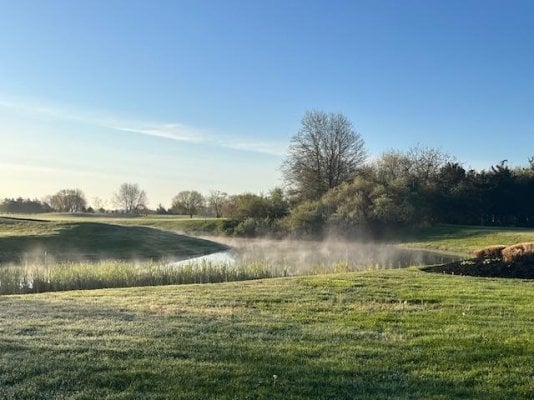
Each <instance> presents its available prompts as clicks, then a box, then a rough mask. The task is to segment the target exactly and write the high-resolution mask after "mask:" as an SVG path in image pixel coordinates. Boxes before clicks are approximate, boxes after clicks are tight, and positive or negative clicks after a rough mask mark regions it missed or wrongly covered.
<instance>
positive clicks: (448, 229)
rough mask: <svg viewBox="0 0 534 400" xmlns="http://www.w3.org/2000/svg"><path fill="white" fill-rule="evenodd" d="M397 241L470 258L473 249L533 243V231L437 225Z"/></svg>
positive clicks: (412, 246) (407, 245)
mask: <svg viewBox="0 0 534 400" xmlns="http://www.w3.org/2000/svg"><path fill="white" fill-rule="evenodd" d="M395 240H397V239H395ZM400 242H401V243H402V245H404V246H406V247H411V248H420V249H432V250H441V251H446V252H447V251H449V252H456V253H460V254H466V255H471V253H472V252H473V251H474V250H476V249H480V248H482V247H487V246H491V245H496V244H503V245H512V244H516V243H521V242H534V229H529V228H496V227H487V226H462V225H437V226H433V227H428V228H424V229H420V230H417V231H412V232H410V233H409V234H406V235H405V236H404V238H403V239H402V240H400Z"/></svg>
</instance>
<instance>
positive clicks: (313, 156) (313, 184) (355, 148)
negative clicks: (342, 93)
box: [282, 111, 366, 199]
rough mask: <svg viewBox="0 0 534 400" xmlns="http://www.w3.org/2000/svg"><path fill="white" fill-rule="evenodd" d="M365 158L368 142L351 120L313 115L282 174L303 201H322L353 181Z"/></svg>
mask: <svg viewBox="0 0 534 400" xmlns="http://www.w3.org/2000/svg"><path fill="white" fill-rule="evenodd" d="M365 157H366V153H365V149H364V141H363V139H362V137H361V135H360V134H359V133H358V132H356V131H355V130H354V128H353V126H352V123H351V122H350V121H349V119H348V118H347V117H345V116H344V115H343V114H335V113H325V112H322V111H309V112H307V113H306V115H305V116H304V118H303V119H302V122H301V127H300V129H299V131H298V133H297V134H296V135H295V136H293V138H292V139H291V143H290V145H289V154H288V157H287V159H286V160H285V161H284V164H283V166H282V171H283V173H284V175H285V179H286V181H287V183H288V184H289V185H290V187H291V188H292V189H293V190H294V191H295V192H296V194H297V195H298V196H299V197H300V198H301V199H318V198H319V197H321V195H323V194H324V193H326V192H327V191H328V190H329V189H332V188H333V187H336V186H338V185H339V184H341V183H342V182H344V181H347V180H349V179H351V178H352V177H353V176H354V174H355V173H356V171H357V170H358V168H359V167H360V166H361V165H362V164H363V162H364V161H365Z"/></svg>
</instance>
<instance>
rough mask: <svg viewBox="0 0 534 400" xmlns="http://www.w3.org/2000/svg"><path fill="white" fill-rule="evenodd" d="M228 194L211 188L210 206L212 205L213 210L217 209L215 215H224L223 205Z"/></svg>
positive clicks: (218, 216)
mask: <svg viewBox="0 0 534 400" xmlns="http://www.w3.org/2000/svg"><path fill="white" fill-rule="evenodd" d="M226 196H227V194H226V193H224V192H221V191H220V190H211V191H210V194H209V196H208V199H207V201H208V206H210V207H211V208H212V209H213V211H215V216H216V217H217V218H220V217H221V215H222V206H223V204H224V200H225V199H226Z"/></svg>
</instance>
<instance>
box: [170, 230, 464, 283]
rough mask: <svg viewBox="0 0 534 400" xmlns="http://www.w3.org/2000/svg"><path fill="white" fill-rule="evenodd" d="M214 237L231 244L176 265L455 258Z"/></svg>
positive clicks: (371, 263)
mask: <svg viewBox="0 0 534 400" xmlns="http://www.w3.org/2000/svg"><path fill="white" fill-rule="evenodd" d="M216 241H218V242H221V243H223V244H225V245H227V246H229V247H231V250H228V251H224V252H218V253H213V254H210V255H206V256H203V257H198V258H194V259H190V260H185V261H181V262H178V263H176V265H187V264H191V263H206V262H209V263H213V264H221V263H222V264H226V265H236V266H241V265H254V264H256V265H262V266H264V267H268V268H270V269H271V270H272V271H273V273H276V274H282V275H300V274H309V273H314V272H332V271H356V270H361V269H368V268H403V267H407V266H411V265H432V264H443V263H448V262H451V261H454V260H457V259H458V258H457V257H454V256H451V255H445V254H440V253H435V252H429V251H421V250H409V249H402V248H399V247H396V246H393V245H387V244H377V243H362V242H354V241H347V240H340V239H335V238H332V239H327V240H323V241H304V240H272V239H242V238H225V237H221V238H217V239H216Z"/></svg>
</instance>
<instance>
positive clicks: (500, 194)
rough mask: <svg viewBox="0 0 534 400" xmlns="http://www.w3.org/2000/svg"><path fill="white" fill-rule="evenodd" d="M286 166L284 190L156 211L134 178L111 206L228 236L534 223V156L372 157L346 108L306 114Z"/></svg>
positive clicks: (69, 206) (192, 195)
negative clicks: (199, 219) (513, 161)
mask: <svg viewBox="0 0 534 400" xmlns="http://www.w3.org/2000/svg"><path fill="white" fill-rule="evenodd" d="M282 172H283V174H284V180H285V183H286V185H287V189H286V190H282V189H280V188H276V189H273V190H272V191H271V192H270V193H268V194H264V195H258V194H253V193H243V194H237V195H227V194H226V193H224V192H221V191H219V190H212V191H211V192H210V193H209V194H208V195H207V196H204V195H202V194H201V193H199V192H198V191H195V190H187V191H181V192H179V193H178V194H177V195H176V196H175V197H174V198H173V199H172V206H171V207H170V208H168V209H167V208H165V207H164V206H162V205H161V204H160V205H159V206H158V207H157V209H156V210H150V209H149V208H148V207H147V203H148V201H147V196H146V194H145V192H144V190H141V189H140V188H139V187H138V185H137V184H132V183H124V184H122V185H121V186H120V188H119V190H118V191H117V192H116V193H115V194H114V196H113V204H114V205H115V206H116V207H117V208H116V209H115V210H113V212H122V213H128V214H140V213H142V214H148V213H157V214H181V215H188V216H190V217H191V218H192V217H193V216H194V215H202V216H213V217H217V218H219V217H224V218H225V221H224V222H223V223H222V224H218V225H217V226H219V227H221V230H222V231H221V233H225V234H234V235H241V236H255V235H275V236H286V235H296V236H321V235H324V234H325V233H332V232H334V233H338V234H345V235H351V234H354V233H357V232H361V231H365V232H373V231H375V232H381V231H384V230H388V229H391V228H396V227H406V226H420V225H428V224H434V223H450V224H467V225H488V226H518V227H534V157H532V158H530V159H529V160H528V164H527V165H524V166H520V167H515V168H511V167H510V166H509V165H508V163H507V161H506V160H503V161H501V162H499V163H497V164H496V165H494V166H492V167H490V168H489V169H487V170H482V171H476V170H473V169H469V170H467V169H465V168H464V167H463V165H462V164H461V163H459V162H457V161H456V160H455V159H454V158H453V157H451V156H449V155H448V154H446V153H443V152H441V151H440V150H437V149H434V148H425V147H414V148H412V149H410V150H408V151H406V152H400V151H388V152H385V153H383V154H382V155H381V156H380V157H379V158H377V159H376V160H374V161H372V162H368V161H367V153H366V150H365V143H364V141H363V139H362V137H361V136H360V134H359V133H358V132H356V131H355V130H354V129H353V127H352V123H351V122H350V121H349V120H348V119H347V118H346V117H345V116H344V115H342V114H333V113H325V112H322V111H310V112H308V113H306V115H305V116H304V118H303V119H302V124H301V128H300V129H299V131H298V133H297V134H296V135H295V136H294V137H293V138H292V139H291V143H290V146H289V152H288V156H287V158H286V159H285V161H284V163H283V165H282ZM92 204H93V207H88V206H87V201H86V199H85V196H84V194H83V192H82V191H81V190H79V189H64V190H61V191H59V192H58V193H56V194H54V195H53V196H50V197H49V201H38V200H30V199H26V200H25V199H20V198H19V199H16V200H15V199H6V200H4V202H3V203H2V204H1V205H0V211H2V212H9V213H32V212H48V211H61V212H95V210H96V211H98V212H109V211H107V210H106V209H104V204H105V202H103V201H102V200H100V199H98V198H95V199H94V200H93V201H92Z"/></svg>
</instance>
